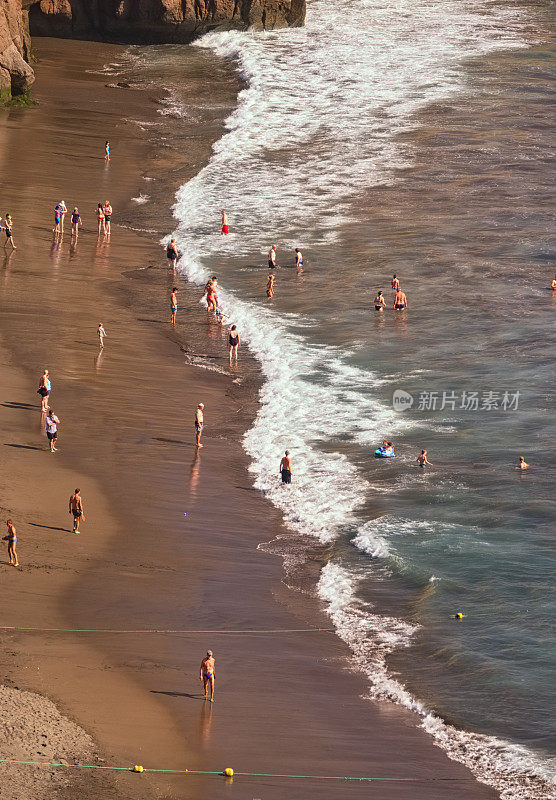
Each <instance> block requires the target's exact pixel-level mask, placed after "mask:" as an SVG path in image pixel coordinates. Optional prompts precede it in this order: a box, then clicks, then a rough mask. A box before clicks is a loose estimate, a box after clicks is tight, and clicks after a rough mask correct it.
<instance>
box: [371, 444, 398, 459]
mask: <svg viewBox="0 0 556 800" xmlns="http://www.w3.org/2000/svg"><path fill="white" fill-rule="evenodd" d="M375 458H396V454H395V453H394V447H392V452H391V453H388V452H387V451H386V448H385V447H379V448H378V450H375Z"/></svg>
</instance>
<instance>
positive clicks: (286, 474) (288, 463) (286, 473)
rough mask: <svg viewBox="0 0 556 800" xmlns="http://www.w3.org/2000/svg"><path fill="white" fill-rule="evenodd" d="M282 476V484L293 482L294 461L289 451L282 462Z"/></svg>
mask: <svg viewBox="0 0 556 800" xmlns="http://www.w3.org/2000/svg"><path fill="white" fill-rule="evenodd" d="M280 474H281V475H282V483H291V482H292V460H291V458H290V451H289V450H286V452H285V454H284V457H283V458H282V460H281V461H280Z"/></svg>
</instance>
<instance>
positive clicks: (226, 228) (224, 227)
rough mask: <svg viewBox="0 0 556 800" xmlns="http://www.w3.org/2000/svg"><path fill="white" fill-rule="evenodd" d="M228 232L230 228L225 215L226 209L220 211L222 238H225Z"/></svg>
mask: <svg viewBox="0 0 556 800" xmlns="http://www.w3.org/2000/svg"><path fill="white" fill-rule="evenodd" d="M229 232H230V226H229V225H228V215H227V214H226V209H225V208H223V209H222V236H227V235H228V234H229Z"/></svg>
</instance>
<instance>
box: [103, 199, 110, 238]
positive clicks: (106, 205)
mask: <svg viewBox="0 0 556 800" xmlns="http://www.w3.org/2000/svg"><path fill="white" fill-rule="evenodd" d="M111 219H112V206H111V205H110V202H109V201H108V200H106V202H105V203H104V235H105V236H110V220H111Z"/></svg>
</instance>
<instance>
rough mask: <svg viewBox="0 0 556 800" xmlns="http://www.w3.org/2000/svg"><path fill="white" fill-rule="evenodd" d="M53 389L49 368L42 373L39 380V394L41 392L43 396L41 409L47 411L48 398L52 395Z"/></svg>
mask: <svg viewBox="0 0 556 800" xmlns="http://www.w3.org/2000/svg"><path fill="white" fill-rule="evenodd" d="M51 390H52V384H51V383H50V373H49V372H48V370H47V369H45V371H44V372H43V374H42V375H41V378H40V381H39V388H38V390H37V394H40V396H41V397H42V402H41V411H43V412H46V411H47V409H48V398H49V397H50V392H51Z"/></svg>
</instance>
